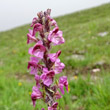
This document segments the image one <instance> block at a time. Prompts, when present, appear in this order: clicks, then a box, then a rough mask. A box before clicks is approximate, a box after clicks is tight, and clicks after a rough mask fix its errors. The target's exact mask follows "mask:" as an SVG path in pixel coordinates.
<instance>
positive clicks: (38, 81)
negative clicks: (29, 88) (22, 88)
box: [35, 74, 40, 88]
mask: <svg viewBox="0 0 110 110" xmlns="http://www.w3.org/2000/svg"><path fill="white" fill-rule="evenodd" d="M35 80H36V86H37V87H38V88H40V76H39V75H37V74H36V75H35Z"/></svg>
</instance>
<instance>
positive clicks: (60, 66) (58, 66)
mask: <svg viewBox="0 0 110 110" xmlns="http://www.w3.org/2000/svg"><path fill="white" fill-rule="evenodd" d="M54 66H55V67H54V71H55V73H56V74H58V73H61V72H62V69H64V67H65V65H64V63H61V62H60V59H59V58H57V59H56V61H55V65H54Z"/></svg>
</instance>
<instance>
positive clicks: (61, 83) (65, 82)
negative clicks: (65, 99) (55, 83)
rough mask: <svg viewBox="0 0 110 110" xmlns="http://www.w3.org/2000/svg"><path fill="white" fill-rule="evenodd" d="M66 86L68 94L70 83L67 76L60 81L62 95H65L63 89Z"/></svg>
mask: <svg viewBox="0 0 110 110" xmlns="http://www.w3.org/2000/svg"><path fill="white" fill-rule="evenodd" d="M64 86H65V88H66V90H67V92H68V81H67V77H66V76H62V77H60V79H59V88H60V91H61V93H62V94H64V89H63V87H64Z"/></svg>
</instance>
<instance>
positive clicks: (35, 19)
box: [31, 17, 37, 27]
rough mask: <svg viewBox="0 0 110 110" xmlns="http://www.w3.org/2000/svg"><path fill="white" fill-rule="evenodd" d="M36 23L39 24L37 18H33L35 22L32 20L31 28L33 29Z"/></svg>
mask: <svg viewBox="0 0 110 110" xmlns="http://www.w3.org/2000/svg"><path fill="white" fill-rule="evenodd" d="M36 23H37V18H36V17H35V18H33V20H32V24H31V27H33V26H34V24H36Z"/></svg>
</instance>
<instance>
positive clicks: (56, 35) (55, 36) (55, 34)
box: [48, 27, 65, 45]
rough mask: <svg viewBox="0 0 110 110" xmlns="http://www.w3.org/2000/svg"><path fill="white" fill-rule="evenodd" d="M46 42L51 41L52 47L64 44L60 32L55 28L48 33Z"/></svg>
mask: <svg viewBox="0 0 110 110" xmlns="http://www.w3.org/2000/svg"><path fill="white" fill-rule="evenodd" d="M48 40H49V41H51V42H52V43H53V44H54V45H60V44H63V43H64V42H65V40H64V38H63V36H62V31H59V28H58V27H55V28H54V29H53V30H52V31H50V33H49V35H48Z"/></svg>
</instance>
